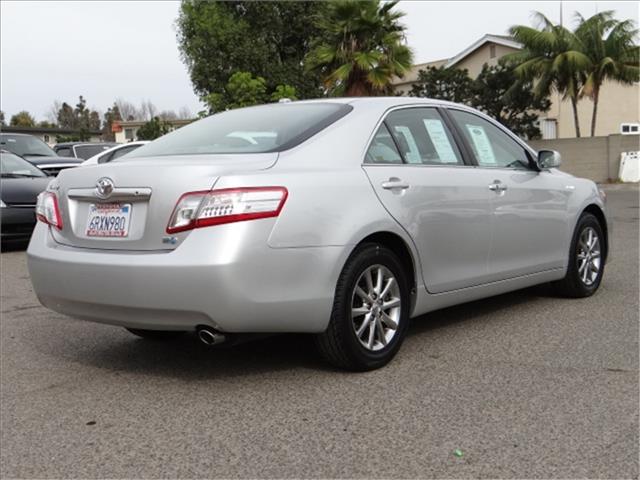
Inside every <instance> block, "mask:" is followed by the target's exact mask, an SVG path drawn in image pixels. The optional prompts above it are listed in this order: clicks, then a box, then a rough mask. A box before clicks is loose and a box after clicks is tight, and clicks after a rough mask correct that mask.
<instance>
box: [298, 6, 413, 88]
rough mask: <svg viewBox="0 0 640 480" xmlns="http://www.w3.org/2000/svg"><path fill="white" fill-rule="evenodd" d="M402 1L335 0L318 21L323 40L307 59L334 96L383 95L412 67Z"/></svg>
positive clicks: (309, 66) (310, 66)
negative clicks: (402, 20)
mask: <svg viewBox="0 0 640 480" xmlns="http://www.w3.org/2000/svg"><path fill="white" fill-rule="evenodd" d="M396 3H397V1H393V2H386V3H381V2H380V1H379V0H366V1H357V0H333V1H331V2H330V3H329V4H328V5H327V8H326V10H325V11H324V12H323V13H322V14H320V16H319V17H318V18H317V19H316V24H317V26H318V28H319V29H320V30H321V32H322V36H321V39H320V40H319V41H318V43H317V44H316V46H315V48H313V50H312V51H311V52H309V55H308V56H307V58H306V63H307V69H309V70H313V71H319V72H320V74H321V75H322V77H323V81H324V84H325V87H326V88H327V90H328V91H329V93H331V94H332V95H346V96H349V97H357V96H367V95H383V94H387V93H390V92H391V90H392V84H391V82H392V80H393V78H394V76H397V77H402V76H404V74H405V73H406V72H407V71H408V70H409V69H410V68H411V65H412V60H413V54H412V52H411V49H409V47H407V46H406V45H405V44H404V38H405V37H404V28H405V27H404V26H403V25H402V24H400V23H399V19H400V18H401V17H403V16H404V13H403V12H399V11H392V9H393V7H395V5H396Z"/></svg>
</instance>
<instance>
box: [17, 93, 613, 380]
mask: <svg viewBox="0 0 640 480" xmlns="http://www.w3.org/2000/svg"><path fill="white" fill-rule="evenodd" d="M559 165H560V155H559V154H558V153H557V152H553V151H539V152H535V151H534V150H532V149H531V148H530V147H529V146H527V145H526V144H525V143H524V142H522V141H521V140H520V139H518V138H517V137H516V136H514V135H513V134H512V133H510V132H509V131H508V130H507V129H505V128H504V127H503V126H501V125H500V124H499V123H497V122H495V121H493V120H492V119H490V118H489V117H487V116H485V115H483V114H482V113H479V112H477V111H475V110H473V109H471V108H468V107H465V106H462V105H457V104H452V103H446V102H439V101H433V100H426V99H415V98H361V99H331V100H319V101H305V102H292V103H282V104H272V105H264V106H258V107H251V108H245V109H238V110H233V111H228V112H224V113H220V114H217V115H213V116H211V117H208V118H206V119H203V120H200V121H198V122H195V123H193V124H191V125H189V126H186V127H183V128H181V129H179V130H177V131H175V132H173V133H170V134H168V135H166V136H164V137H161V138H160V139H158V140H156V141H154V142H151V143H149V144H148V145H145V146H143V147H140V148H139V149H137V150H136V151H135V152H132V153H130V154H129V155H127V156H125V157H122V158H118V159H116V160H114V161H112V162H109V163H105V164H102V165H95V166H88V167H86V168H77V169H70V170H66V171H64V172H62V173H61V174H60V176H58V177H57V178H56V179H55V180H53V181H52V182H51V184H50V185H49V187H48V189H47V191H46V192H44V193H43V194H41V196H40V198H39V202H38V208H37V212H38V218H39V219H40V220H41V221H40V222H39V223H38V225H37V228H36V230H35V232H34V234H33V237H32V239H31V243H30V245H29V249H28V262H29V270H30V273H31V279H32V281H33V286H34V290H35V292H36V294H37V295H38V298H39V299H40V301H41V302H42V303H43V305H45V306H47V307H49V308H51V309H52V310H55V311H57V312H61V313H64V314H67V315H69V316H73V317H78V318H81V319H86V320H92V321H97V322H103V323H108V324H112V325H119V326H122V327H125V328H127V329H128V330H130V331H131V332H133V333H135V334H137V335H139V336H142V337H146V338H171V337H174V336H176V335H179V334H181V333H183V332H185V331H193V330H195V331H197V332H198V335H199V337H200V339H201V340H202V341H204V342H205V343H208V344H216V343H221V342H224V341H229V340H230V339H234V338H236V337H238V336H241V335H242V334H255V333H277V332H306V333H311V334H315V335H316V338H317V345H318V347H319V350H320V352H321V353H322V354H323V356H324V357H325V358H326V359H327V360H328V361H330V362H332V363H333V364H335V365H337V366H339V367H344V368H349V369H354V370H367V369H372V368H377V367H380V366H382V365H384V364H385V363H386V362H388V361H389V360H390V359H391V358H392V357H393V356H394V355H395V354H396V352H397V351H398V349H399V348H400V345H401V343H402V340H403V338H404V336H405V334H406V332H407V327H408V326H409V319H410V318H412V317H415V316H418V315H421V314H424V313H426V312H429V311H432V310H436V309H439V308H443V307H446V306H449V305H454V304H459V303H462V302H468V301H470V300H475V299H479V298H483V297H488V296H491V295H496V294H500V293H504V292H508V291H511V290H516V289H521V288H525V287H529V286H531V285H536V284H541V283H547V282H554V288H555V289H556V290H557V291H558V292H561V293H563V294H565V295H568V296H572V297H586V296H589V295H592V294H593V293H594V292H595V291H596V290H597V289H598V286H599V285H600V282H601V280H602V275H603V271H604V265H605V260H606V256H607V252H608V249H609V243H608V236H607V230H608V228H607V220H606V215H605V197H604V194H603V193H602V192H601V191H599V190H598V188H597V187H596V185H595V184H594V183H593V182H591V181H589V180H585V179H580V178H575V177H573V176H571V175H568V174H566V173H563V172H561V171H559V170H558V169H557V167H558V166H559Z"/></svg>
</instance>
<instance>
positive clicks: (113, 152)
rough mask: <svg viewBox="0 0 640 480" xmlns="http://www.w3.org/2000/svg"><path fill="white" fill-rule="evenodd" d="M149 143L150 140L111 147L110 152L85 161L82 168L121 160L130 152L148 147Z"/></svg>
mask: <svg viewBox="0 0 640 480" xmlns="http://www.w3.org/2000/svg"><path fill="white" fill-rule="evenodd" d="M147 143H149V141H148V140H138V141H135V142H129V143H120V144H117V145H116V146H115V147H111V148H109V149H108V150H105V151H104V152H100V153H98V154H96V155H94V156H93V157H91V158H89V159H87V160H85V161H84V162H82V166H85V167H86V166H87V165H97V164H99V163H107V162H110V161H112V160H115V159H116V158H120V157H122V156H124V155H126V154H127V153H129V152H133V151H134V150H135V149H137V148H138V147H141V146H142V145H146V144H147Z"/></svg>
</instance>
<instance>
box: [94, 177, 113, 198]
mask: <svg viewBox="0 0 640 480" xmlns="http://www.w3.org/2000/svg"><path fill="white" fill-rule="evenodd" d="M112 193H113V180H111V179H110V178H109V177H102V178H100V179H99V180H98V181H97V182H96V195H97V196H98V197H100V198H109V196H110V195H111V194H112Z"/></svg>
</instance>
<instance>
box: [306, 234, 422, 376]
mask: <svg viewBox="0 0 640 480" xmlns="http://www.w3.org/2000/svg"><path fill="white" fill-rule="evenodd" d="M409 288H410V287H409V282H408V280H407V274H406V273H405V271H404V268H403V266H402V264H401V263H400V261H399V260H398V257H397V256H396V255H395V254H394V253H393V252H392V251H391V250H389V249H388V248H386V247H384V246H382V245H378V244H364V245H362V246H360V247H358V248H357V249H356V251H355V252H354V253H353V254H352V255H351V257H350V258H349V260H348V261H347V263H346V265H345V267H344V268H343V270H342V273H341V274H340V277H339V279H338V284H337V286H336V292H335V298H334V304H333V310H332V312H331V320H330V322H329V326H328V328H327V330H326V331H325V332H323V333H321V334H319V335H318V337H317V345H318V348H319V350H320V353H321V354H322V355H323V357H324V358H325V359H326V360H327V361H329V362H330V363H331V364H333V365H335V366H337V367H340V368H345V369H349V370H361V371H363V370H372V369H375V368H379V367H382V366H383V365H385V364H386V363H387V362H389V361H390V360H391V359H392V358H393V357H394V355H395V354H396V353H397V352H398V350H399V348H400V345H401V343H402V340H403V339H404V336H405V333H406V331H407V327H408V323H409V321H408V320H409V303H410V295H409Z"/></svg>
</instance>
